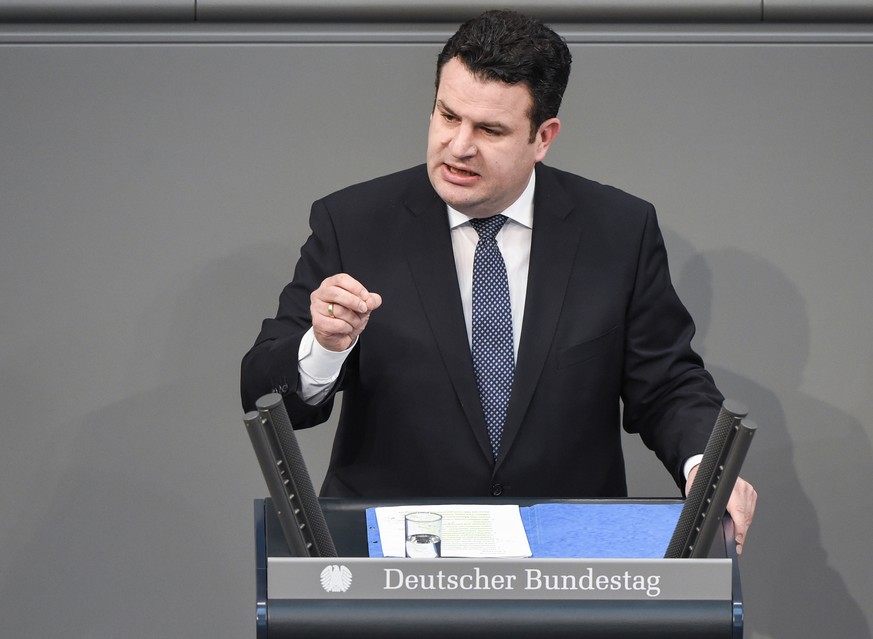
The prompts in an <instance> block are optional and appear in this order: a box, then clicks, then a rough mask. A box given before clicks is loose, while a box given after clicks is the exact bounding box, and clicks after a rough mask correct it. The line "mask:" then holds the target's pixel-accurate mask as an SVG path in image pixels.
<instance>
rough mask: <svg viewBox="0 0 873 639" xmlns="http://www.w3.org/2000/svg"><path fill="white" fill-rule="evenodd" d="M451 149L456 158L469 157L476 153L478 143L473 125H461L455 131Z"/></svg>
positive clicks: (450, 145)
mask: <svg viewBox="0 0 873 639" xmlns="http://www.w3.org/2000/svg"><path fill="white" fill-rule="evenodd" d="M449 150H450V151H451V152H452V155H454V156H455V157H456V158H468V157H472V156H474V155H476V143H475V140H474V137H473V130H472V127H468V126H460V127H458V128H457V129H455V131H454V135H453V136H452V139H451V141H450V142H449Z"/></svg>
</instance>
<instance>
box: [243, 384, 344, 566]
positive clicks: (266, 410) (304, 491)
mask: <svg viewBox="0 0 873 639" xmlns="http://www.w3.org/2000/svg"><path fill="white" fill-rule="evenodd" d="M255 406H256V407H257V409H258V413H259V414H260V416H261V417H262V418H264V419H266V420H267V421H268V422H269V423H270V424H272V428H273V430H274V432H275V434H276V439H277V440H278V443H279V447H280V448H281V452H282V455H283V457H284V463H285V464H286V466H287V468H286V469H285V470H286V472H289V473H290V475H291V477H290V479H291V484H292V485H293V488H294V490H295V492H296V493H297V495H299V498H300V504H301V506H302V510H303V513H302V514H303V516H304V517H305V520H304V521H303V522H302V523H304V525H305V524H306V523H308V525H309V527H310V530H311V532H312V537H313V539H314V542H315V546H316V551H317V552H314V553H312V554H313V555H317V556H320V557H336V548H335V547H334V543H333V538H332V537H331V535H330V530H329V529H328V527H327V522H326V521H325V519H324V513H323V512H322V510H321V504H319V503H318V496H317V495H316V493H315V489H314V488H313V486H312V478H311V477H310V476H309V471H308V470H307V468H306V462H304V461H303V454H302V453H301V452H300V446H299V444H298V443H297V436H296V435H295V434H294V428H293V426H292V425H291V420H290V419H289V417H288V412H287V411H286V410H285V403H284V401H283V400H282V396H281V395H279V394H278V393H271V394H269V395H264V396H263V397H261V398H260V399H259V400H258V401H257V402H255Z"/></svg>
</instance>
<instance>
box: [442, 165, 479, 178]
mask: <svg viewBox="0 0 873 639" xmlns="http://www.w3.org/2000/svg"><path fill="white" fill-rule="evenodd" d="M445 166H446V168H447V169H448V171H449V173H451V174H452V175H458V176H460V177H476V176H477V175H479V174H478V173H474V172H473V171H467V170H465V169H459V168H457V167H454V166H451V165H450V164H446V165H445Z"/></svg>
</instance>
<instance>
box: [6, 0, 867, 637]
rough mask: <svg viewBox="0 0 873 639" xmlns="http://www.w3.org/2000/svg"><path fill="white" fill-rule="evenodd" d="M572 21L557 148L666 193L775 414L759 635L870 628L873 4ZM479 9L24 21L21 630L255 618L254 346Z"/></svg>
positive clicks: (11, 531) (249, 621) (18, 61)
mask: <svg viewBox="0 0 873 639" xmlns="http://www.w3.org/2000/svg"><path fill="white" fill-rule="evenodd" d="M777 4H778V3H777ZM801 4H802V3H801ZM849 4H851V3H849ZM556 26H557V27H558V29H559V31H561V32H562V33H563V34H564V35H565V36H566V37H567V38H568V40H569V41H570V43H571V48H572V51H573V54H574V58H575V64H574V72H573V77H572V78H571V84H570V87H569V89H568V93H567V96H566V98H565V103H564V107H563V110H562V119H563V122H564V129H563V130H562V134H561V137H560V139H559V140H558V143H557V146H555V147H554V148H553V150H552V152H551V154H550V156H549V158H548V161H549V163H551V164H554V165H557V166H561V167H562V168H566V169H569V170H573V171H576V172H579V173H581V174H584V175H587V176H589V177H592V178H594V179H597V180H599V181H603V182H609V183H612V184H615V185H617V186H620V187H622V188H624V189H626V190H629V191H631V192H633V193H636V194H638V195H640V196H642V197H645V198H647V199H649V200H651V201H653V202H654V203H655V204H656V205H657V207H658V210H659V215H660V218H661V223H662V226H663V228H664V231H665V235H666V241H667V245H668V249H669V251H670V254H671V266H672V270H673V276H674V280H675V282H676V286H677V288H678V289H679V291H680V294H681V295H682V296H683V298H684V299H685V301H686V303H687V304H688V306H689V307H690V309H691V311H692V312H693V314H694V315H695V317H696V319H697V320H698V324H699V332H698V336H697V338H696V346H697V348H698V349H699V350H700V351H701V352H702V353H703V354H704V356H705V358H706V360H707V363H708V365H709V367H710V368H711V370H712V371H713V374H714V375H715V377H716V380H717V381H718V382H719V384H720V385H721V386H722V388H723V390H724V392H725V393H726V394H728V395H729V396H732V397H735V398H737V399H740V400H742V401H744V402H745V403H746V404H748V405H749V406H750V407H751V409H752V412H753V416H754V419H755V421H756V422H757V423H758V424H759V426H760V432H759V434H758V436H757V438H756V440H755V442H754V444H753V449H752V452H751V454H750V458H749V459H748V461H747V464H746V468H745V471H744V475H745V476H746V477H747V478H748V479H749V480H751V481H752V482H753V483H754V484H755V485H756V486H757V488H758V490H759V492H760V495H761V497H760V512H759V514H758V517H757V520H756V523H755V526H754V528H753V530H752V534H751V536H750V539H749V545H748V548H747V552H746V554H745V555H744V556H743V558H742V572H743V579H744V581H743V587H744V591H745V598H746V602H747V608H746V609H747V636H749V637H753V638H755V639H764V638H771V637H772V638H791V639H794V638H796V637H814V638H819V637H826V636H833V637H847V638H849V637H851V638H863V637H870V636H871V626H873V594H871V593H873V554H871V552H870V550H869V541H868V538H869V531H870V530H871V529H873V516H871V510H873V503H871V497H870V487H871V485H873V450H871V437H873V420H871V417H870V415H871V410H873V393H871V391H873V322H871V319H870V318H871V317H873V278H871V258H870V247H871V245H873V211H871V208H873V205H871V202H873V179H871V178H873V126H871V123H870V121H871V115H873V27H870V26H865V25H840V24H837V25H813V24H793V25H784V24H776V25H773V24H771V25H763V24H754V23H752V24H713V25H699V24H698V25H693V26H692V25H688V24H684V25H683V24H679V25H670V24H659V25H651V24H650V25H635V24H595V25H587V26H584V25H579V24H569V23H568V24H562V25H556ZM454 27H455V23H452V24H439V23H435V24H427V25H425V26H421V25H419V26H416V25H404V24H400V25H384V24H367V25H318V24H314V25H302V24H300V25H294V24H271V25H235V26H227V25H224V26H222V25H213V26H210V27H206V28H195V27H193V26H185V27H183V28H175V27H174V26H173V25H163V26H160V25H158V26H156V25H140V26H136V25H133V26H132V25H124V26H105V25H104V26H101V27H99V28H98V27H92V26H88V25H68V26H52V25H34V24H22V25H5V26H4V25H0V407H2V417H0V437H2V439H0V514H2V516H0V635H2V636H4V637H50V636H66V637H74V638H101V639H102V638H115V637H130V638H134V639H136V638H139V637H143V638H146V637H149V638H151V637H182V636H184V637H212V638H219V637H228V638H230V637H253V636H254V632H255V628H254V612H255V611H254V570H253V561H254V542H253V535H252V500H253V499H255V498H257V497H261V496H263V495H265V493H266V490H265V486H264V484H263V480H262V478H261V476H260V473H259V470H258V467H257V463H256V460H255V458H254V454H253V453H252V452H251V449H250V446H249V443H248V439H247V437H246V434H245V431H244V429H243V426H242V422H241V417H242V414H241V409H240V407H239V400H238V390H237V389H238V364H239V360H240V358H241V356H242V355H243V353H244V352H245V351H246V350H247V349H248V347H249V345H250V344H251V342H252V340H253V339H254V337H255V335H256V334H257V331H258V328H259V323H260V321H261V319H262V318H264V317H266V316H268V315H271V314H272V313H273V312H274V311H275V307H276V302H277V298H278V294H279V291H280V290H281V287H282V286H283V285H284V284H285V282H286V281H287V280H288V279H289V278H290V274H291V271H292V269H293V266H294V263H295V261H296V257H297V253H298V248H299V246H300V244H302V242H303V241H304V239H305V237H306V235H307V234H308V227H307V216H308V210H309V204H310V203H311V201H312V200H314V199H315V198H317V197H319V196H321V195H324V194H326V193H328V192H330V191H332V190H335V189H337V188H339V187H341V186H344V185H346V184H348V183H351V182H353V181H358V180H364V179H367V178H369V177H372V176H375V175H378V174H381V173H385V172H388V171H391V170H394V169H399V168H402V167H405V166H407V165H410V164H412V163H418V162H420V161H422V160H423V159H424V145H425V133H426V126H427V118H428V113H429V109H430V106H431V100H432V94H433V88H432V82H433V80H432V76H433V62H434V59H435V55H436V53H437V51H438V50H439V48H440V46H441V43H442V41H443V40H444V39H445V37H447V36H448V35H449V34H450V33H451V32H452V31H453V29H454ZM331 437H332V425H330V424H329V425H325V426H323V427H321V428H318V429H313V430H310V431H305V432H301V433H300V439H301V442H302V444H303V447H304V454H305V456H306V459H307V462H308V464H309V466H310V470H311V471H312V474H313V475H314V477H315V479H316V482H319V481H320V478H321V477H322V476H323V474H324V468H325V465H326V461H327V456H328V452H329V446H330V440H331ZM627 456H628V458H629V465H630V466H631V475H630V481H631V491H632V493H633V494H635V495H642V496H675V495H676V493H675V488H674V487H673V486H672V484H671V482H670V480H669V478H668V477H667V476H666V472H665V471H663V470H662V469H661V468H660V467H659V466H658V465H657V462H656V461H655V460H654V458H653V456H652V455H650V454H649V453H648V451H645V450H643V449H642V448H641V446H640V445H639V444H638V443H637V441H636V440H633V439H630V438H628V452H627Z"/></svg>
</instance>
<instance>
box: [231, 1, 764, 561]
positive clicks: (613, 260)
mask: <svg viewBox="0 0 873 639" xmlns="http://www.w3.org/2000/svg"><path fill="white" fill-rule="evenodd" d="M569 72H570V53H569V50H568V49H567V46H566V44H565V43H564V42H563V40H562V39H561V38H560V37H559V36H557V34H555V33H554V32H553V31H552V30H551V29H548V28H547V27H545V26H544V25H542V24H541V23H539V22H538V21H534V20H530V19H528V18H526V17H524V16H520V15H518V14H516V13H513V12H504V11H498V12H487V13H485V14H483V15H482V16H480V17H479V18H476V19H474V20H471V21H469V22H467V23H465V24H464V25H463V26H462V27H461V28H460V30H459V31H458V33H457V34H455V36H453V37H452V38H451V39H450V40H449V41H448V43H447V44H446V46H445V48H444V49H443V52H442V53H441V54H440V56H439V59H438V64H437V79H436V96H435V100H434V108H433V112H432V114H431V121H430V128H429V133H428V147H427V163H426V165H422V166H418V167H414V168H411V169H408V170H405V171H402V172H399V173H396V174H393V175H389V176H385V177H381V178H378V179H375V180H372V181H370V182H366V183H363V184H359V185H355V186H352V187H349V188H346V189H344V190H342V191H339V192H337V193H334V194H332V195H330V196H328V197H326V198H324V199H322V200H320V201H318V202H316V203H315V204H314V205H313V208H312V215H311V219H310V224H311V228H312V234H311V236H310V238H309V239H308V240H307V242H306V244H305V245H304V247H303V249H302V251H301V257H300V260H299V262H298V264H297V268H296V271H295V274H294V279H293V281H292V282H291V283H290V284H289V285H288V286H287V287H286V288H285V290H284V291H283V293H282V296H281V298H280V304H279V311H278V314H277V316H276V318H275V319H268V320H266V321H265V322H264V324H263V327H262V330H261V333H260V335H259V336H258V338H257V341H256V343H255V345H254V347H253V348H252V350H251V351H250V352H249V353H248V354H247V355H246V357H245V358H244V360H243V368H242V396H243V405H244V407H245V408H246V409H247V410H250V409H251V408H252V407H253V405H254V402H255V400H256V399H257V398H258V397H259V396H261V395H263V394H265V393H269V392H276V391H278V392H281V393H282V394H283V396H284V398H285V404H286V406H287V408H288V411H289V415H290V417H291V421H292V423H293V424H294V426H295V428H307V427H310V426H314V425H316V424H319V423H321V422H323V421H325V420H326V419H327V418H328V416H329V414H330V412H331V409H332V406H333V402H334V397H335V395H336V393H337V392H338V391H343V393H344V394H343V401H342V414H341V416H340V420H339V425H338V430H337V434H336V439H335V442H334V447H333V452H332V455H331V460H330V467H329V469H328V472H327V476H326V478H325V482H324V485H323V487H322V494H323V495H326V496H339V497H372V498H391V497H400V498H404V497H412V498H414V497H425V496H438V497H460V496H487V495H495V496H496V495H504V496H509V497H514V496H515V497H521V496H524V497H575V498H585V497H619V496H624V495H626V492H627V488H626V483H625V472H624V460H623V456H622V451H621V441H620V426H621V424H622V422H623V426H624V428H625V429H626V430H628V431H630V432H637V433H639V434H640V435H641V436H642V438H643V440H644V442H645V443H646V445H647V446H648V447H649V448H651V449H652V450H654V451H655V453H656V454H657V455H658V457H659V458H660V459H661V461H662V462H663V463H664V465H665V466H666V467H667V469H668V470H669V472H670V473H671V474H672V475H673V477H674V479H675V481H676V482H677V484H678V485H679V486H680V487H683V488H684V487H686V486H687V485H689V484H690V482H691V481H693V479H694V474H695V472H696V464H697V463H699V458H700V454H701V453H702V452H703V449H704V448H705V445H706V442H707V439H708V437H709V433H710V431H711V429H712V425H713V423H714V421H715V417H716V415H717V413H718V410H719V406H720V403H721V401H722V396H721V395H720V393H719V392H718V390H717V388H716V387H715V384H714V383H713V380H712V378H711V377H710V375H709V374H708V373H707V372H706V370H705V369H704V368H703V364H702V362H701V360H700V358H699V357H698V356H697V354H696V353H695V352H694V351H693V350H692V349H691V345H690V341H691V338H692V336H693V334H694V326H693V323H692V320H691V318H690V317H689V315H688V313H687V311H686V310H685V308H684V306H683V305H682V303H681V302H680V301H679V299H678V297H677V295H676V293H675V291H674V289H673V286H672V284H671V281H670V275H669V272H668V268H667V256H666V252H665V249H664V244H663V240H662V238H661V233H660V231H659V229H658V224H657V220H656V216H655V211H654V209H653V207H652V206H651V205H650V204H648V203H646V202H644V201H642V200H639V199H637V198H635V197H633V196H631V195H628V194H626V193H623V192H621V191H619V190H617V189H614V188H610V187H607V186H603V185H600V184H597V183H594V182H591V181H589V180H586V179H584V178H581V177H578V176H575V175H571V174H569V173H565V172H562V171H559V170H557V169H554V168H550V167H547V166H545V165H543V164H542V161H543V160H544V158H545V156H546V154H547V152H548V150H549V147H550V145H551V144H552V143H553V142H554V140H555V139H556V138H557V136H558V134H559V132H560V128H561V122H560V120H558V118H557V114H558V108H559V106H560V102H561V98H562V96H563V92H564V89H565V87H566V84H567V80H568V78H569ZM495 216H502V217H495ZM479 220H487V221H489V223H490V222H494V221H495V220H499V222H498V223H497V225H496V226H495V228H498V229H499V230H498V231H497V235H496V236H495V237H494V238H493V239H489V240H485V239H483V240H482V241H480V239H479V235H478V233H479V228H478V227H479V226H480V223H479V222H478V221H479ZM481 224H484V222H483V223H481ZM474 226H475V227H476V228H475V229H474ZM483 238H484V236H483ZM489 241H490V242H491V244H489V246H490V247H493V246H494V243H495V242H496V246H497V249H499V252H497V251H496V250H495V249H493V248H491V249H486V248H482V249H481V250H482V251H483V255H484V252H485V251H486V250H491V253H490V256H491V257H490V258H485V257H482V258H481V259H483V260H486V259H496V262H494V261H492V262H488V264H489V266H488V267H487V269H485V270H480V269H483V268H484V267H482V264H485V262H482V263H480V262H479V260H480V257H479V255H478V254H477V253H478V251H479V250H480V247H481V246H484V244H486V243H487V242H489ZM495 254H496V255H498V256H499V257H495ZM486 272H487V274H488V275H487V276H486V275H484V274H483V273H486ZM494 273H497V274H498V276H497V280H498V281H499V282H500V284H499V285H497V287H496V288H494V285H493V284H492V283H491V280H490V279H488V278H490V277H491V276H492V275H493V274H494ZM486 281H487V284H483V283H482V282H486ZM371 287H372V291H371V290H370V288H371ZM483 290H487V292H486V293H483V292H482V291H483ZM495 290H497V291H499V292H497V293H494V292H492V291H495ZM373 291H378V293H376V292H373ZM486 296H487V297H486ZM497 300H499V301H497ZM498 307H499V308H501V309H502V310H500V311H498V310H496V309H498ZM489 322H490V324H489ZM498 325H499V326H500V327H501V328H499V329H498V328H495V327H496V326H498ZM483 327H484V328H483ZM498 333H502V334H503V338H502V343H498V341H497V338H496V336H497V335H498ZM483 340H485V341H484V342H483ZM471 350H472V352H473V356H472V357H471ZM499 353H502V354H501V355H499V357H498V354H499ZM483 354H484V355H483ZM483 358H484V359H485V360H488V361H485V362H483V361H481V360H482V359H483ZM495 361H497V362H498V363H497V364H495ZM486 366H492V368H490V369H486V368H485V367H486ZM495 366H496V367H497V368H494V367H495ZM498 370H499V371H500V373H499V374H498V373H497V372H495V371H498ZM483 371H487V372H483ZM755 498H756V495H755V491H754V490H753V489H752V487H751V486H750V485H749V484H747V483H746V482H744V481H742V480H739V481H738V482H737V488H736V489H735V491H734V495H733V496H732V499H731V504H730V506H729V510H731V513H732V515H733V516H734V518H735V519H736V520H737V531H738V541H739V542H740V544H741V543H742V541H743V540H744V536H745V534H746V530H747V528H748V524H749V523H750V522H751V518H752V515H753V513H754V506H755Z"/></svg>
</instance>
